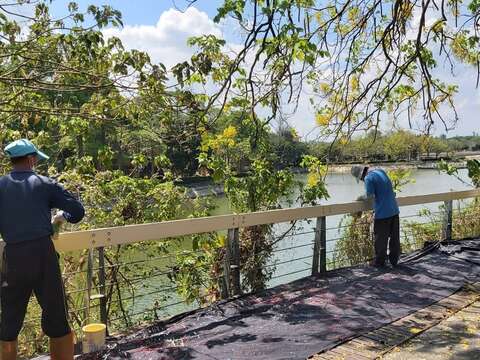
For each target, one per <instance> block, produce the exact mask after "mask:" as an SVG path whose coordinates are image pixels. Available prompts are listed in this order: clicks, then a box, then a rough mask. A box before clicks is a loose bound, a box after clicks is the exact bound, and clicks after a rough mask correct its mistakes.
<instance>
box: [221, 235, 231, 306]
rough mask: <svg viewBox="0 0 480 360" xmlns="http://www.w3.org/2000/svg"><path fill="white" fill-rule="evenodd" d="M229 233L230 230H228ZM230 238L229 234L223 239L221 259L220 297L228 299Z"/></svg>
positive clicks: (229, 292) (229, 293)
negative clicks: (223, 253) (223, 246)
mask: <svg viewBox="0 0 480 360" xmlns="http://www.w3.org/2000/svg"><path fill="white" fill-rule="evenodd" d="M228 234H229V235H230V230H229V231H228ZM230 262H231V260H230V239H229V236H227V237H226V239H225V258H224V259H223V285H224V286H223V287H224V288H223V289H222V298H224V299H228V298H229V297H230V295H231V291H230V287H231V286H230Z"/></svg>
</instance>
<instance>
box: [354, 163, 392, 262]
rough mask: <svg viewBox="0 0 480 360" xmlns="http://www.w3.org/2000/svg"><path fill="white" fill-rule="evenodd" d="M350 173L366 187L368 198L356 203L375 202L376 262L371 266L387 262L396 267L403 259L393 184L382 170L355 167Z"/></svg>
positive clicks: (362, 197) (364, 196)
mask: <svg viewBox="0 0 480 360" xmlns="http://www.w3.org/2000/svg"><path fill="white" fill-rule="evenodd" d="M351 173H352V175H353V177H354V178H355V179H357V182H359V181H363V182H364V183H365V190H366V194H365V195H363V196H361V197H360V198H358V199H357V200H366V199H368V198H373V203H374V216H375V220H374V229H373V232H374V237H375V259H374V260H373V261H372V262H371V265H373V266H375V267H383V266H385V261H386V259H387V249H388V260H389V261H390V264H391V265H392V266H397V264H398V259H399V258H400V219H399V213H400V211H399V209H398V205H397V200H396V198H395V192H394V191H393V186H392V182H391V181H390V178H389V177H388V175H387V173H386V172H385V171H384V170H383V169H371V168H369V167H368V166H359V165H355V166H353V167H352V169H351Z"/></svg>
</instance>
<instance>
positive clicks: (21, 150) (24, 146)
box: [3, 139, 49, 160]
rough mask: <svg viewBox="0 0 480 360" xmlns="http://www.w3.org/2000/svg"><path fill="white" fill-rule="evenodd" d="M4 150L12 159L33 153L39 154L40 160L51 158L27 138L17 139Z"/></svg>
mask: <svg viewBox="0 0 480 360" xmlns="http://www.w3.org/2000/svg"><path fill="white" fill-rule="evenodd" d="M3 151H4V152H5V154H7V156H8V157H9V158H10V159H12V158H17V157H21V156H27V155H33V154H36V155H37V159H38V160H48V158H49V157H48V156H47V155H45V154H44V153H43V152H41V151H40V150H38V149H37V147H36V146H35V145H33V144H32V142H31V141H30V140H27V139H20V140H15V141H14V142H11V143H10V144H8V145H7V146H5V149H4V150H3Z"/></svg>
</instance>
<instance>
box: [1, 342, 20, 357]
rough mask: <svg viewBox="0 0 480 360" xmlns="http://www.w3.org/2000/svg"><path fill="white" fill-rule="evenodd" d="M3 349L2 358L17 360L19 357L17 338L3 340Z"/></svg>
mask: <svg viewBox="0 0 480 360" xmlns="http://www.w3.org/2000/svg"><path fill="white" fill-rule="evenodd" d="M1 344H2V350H1V353H0V359H1V360H16V359H17V340H15V341H1Z"/></svg>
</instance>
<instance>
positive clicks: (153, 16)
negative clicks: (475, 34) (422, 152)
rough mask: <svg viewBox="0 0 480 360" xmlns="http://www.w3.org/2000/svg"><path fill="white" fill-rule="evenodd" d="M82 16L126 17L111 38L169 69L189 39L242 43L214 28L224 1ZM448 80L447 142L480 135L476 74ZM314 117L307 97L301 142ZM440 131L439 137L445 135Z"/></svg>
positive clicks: (151, 3) (144, 4)
mask: <svg viewBox="0 0 480 360" xmlns="http://www.w3.org/2000/svg"><path fill="white" fill-rule="evenodd" d="M69 2H70V0H53V1H52V4H51V5H50V8H51V12H52V14H53V15H54V16H55V17H61V16H62V15H65V14H66V9H67V6H68V3H69ZM76 2H77V3H78V4H79V7H80V10H85V9H86V8H87V6H88V5H91V4H93V5H97V6H101V5H103V4H108V5H111V6H112V7H113V8H115V9H117V10H120V11H121V13H122V18H123V23H124V27H123V28H115V29H106V30H105V34H106V35H107V36H117V37H119V38H120V39H121V40H122V41H123V43H124V45H125V46H126V47H127V48H130V49H131V48H135V49H139V50H144V51H146V52H148V53H149V54H150V56H151V58H152V60H154V61H156V62H162V63H164V64H165V65H166V66H167V67H171V66H173V65H175V64H176V63H178V62H180V61H184V60H186V59H188V58H189V57H190V56H191V55H192V49H190V48H189V47H188V46H187V43H186V42H187V39H188V38H189V37H191V36H198V35H202V34H214V35H216V36H220V37H223V38H224V39H225V40H226V41H227V43H228V44H229V45H230V46H231V48H232V49H234V48H238V44H239V43H240V41H241V39H240V36H239V32H238V31H236V28H235V24H233V23H228V22H227V23H223V24H215V23H214V22H213V17H214V16H215V15H216V10H217V8H218V7H219V6H220V4H221V3H223V1H221V0H198V1H197V2H196V3H195V4H194V5H193V6H190V7H188V1H186V0H77V1H76ZM440 71H441V72H445V74H446V77H448V78H451V79H452V80H453V81H455V82H457V84H458V85H459V86H460V89H461V90H460V92H459V94H458V96H457V97H456V105H457V111H458V115H459V117H460V120H459V123H458V124H457V126H456V128H455V129H454V130H453V131H450V132H449V133H448V134H447V136H449V137H450V136H454V135H471V134H472V133H473V132H477V133H478V132H479V126H478V124H480V122H479V115H480V90H479V89H476V88H475V78H476V74H475V71H474V70H473V69H470V68H467V67H460V68H459V69H458V70H457V72H456V73H455V74H454V76H453V77H451V76H450V75H448V72H449V70H448V68H447V67H446V66H445V67H444V68H441V69H440ZM314 118H315V111H314V108H313V107H312V105H311V104H310V101H309V94H308V93H305V94H303V96H302V98H301V99H300V103H299V107H298V110H297V112H296V113H295V114H294V115H292V116H291V117H290V119H289V123H290V124H291V125H292V126H293V127H295V128H296V129H297V131H298V132H299V134H300V135H302V136H307V137H308V136H312V134H315V131H314V130H313V129H314V128H315V121H314ZM444 133H445V130H444V129H443V128H440V127H438V128H437V129H436V134H437V135H440V134H444Z"/></svg>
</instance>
